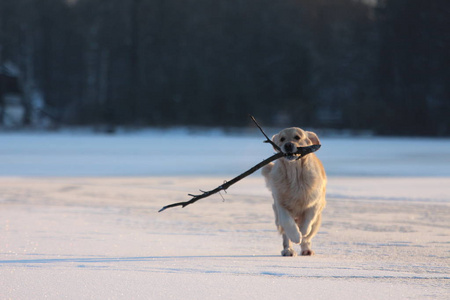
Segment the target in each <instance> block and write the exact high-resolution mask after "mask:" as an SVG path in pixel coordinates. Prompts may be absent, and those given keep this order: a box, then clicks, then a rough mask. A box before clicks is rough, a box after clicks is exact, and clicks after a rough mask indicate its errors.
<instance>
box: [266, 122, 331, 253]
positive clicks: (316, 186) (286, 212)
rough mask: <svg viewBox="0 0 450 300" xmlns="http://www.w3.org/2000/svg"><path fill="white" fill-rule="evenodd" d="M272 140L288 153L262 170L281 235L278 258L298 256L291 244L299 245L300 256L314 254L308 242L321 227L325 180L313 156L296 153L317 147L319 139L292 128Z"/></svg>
mask: <svg viewBox="0 0 450 300" xmlns="http://www.w3.org/2000/svg"><path fill="white" fill-rule="evenodd" d="M272 141H273V142H274V143H275V144H276V145H277V146H278V147H279V148H280V149H281V151H282V152H284V153H286V154H287V155H286V156H284V157H282V158H280V159H278V160H277V161H275V163H270V164H267V165H266V166H264V168H263V169H262V174H263V176H264V178H265V181H266V184H267V187H268V188H269V190H271V192H272V196H273V200H274V204H273V210H274V213H275V224H276V226H277V228H278V231H279V232H280V234H282V236H283V250H282V251H281V255H283V256H296V255H297V253H296V252H295V250H294V249H293V248H292V243H295V244H300V246H301V255H306V256H308V255H314V251H313V250H312V249H311V239H312V238H313V237H314V236H315V235H316V233H317V231H318V230H319V227H320V224H321V219H322V210H323V209H324V208H325V204H326V200H325V193H326V184H327V177H326V174H325V169H324V167H323V165H322V162H321V161H320V160H319V159H318V158H317V156H316V155H315V154H314V153H310V154H308V155H306V156H304V157H300V156H299V155H298V154H295V152H296V151H297V148H298V147H303V146H310V145H319V144H320V141H319V138H318V137H317V135H316V134H315V133H314V132H311V131H304V130H302V129H300V128H297V127H291V128H286V129H283V130H282V131H280V133H278V134H276V135H274V136H273V137H272ZM275 150H276V149H275Z"/></svg>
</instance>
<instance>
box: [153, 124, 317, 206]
mask: <svg viewBox="0 0 450 300" xmlns="http://www.w3.org/2000/svg"><path fill="white" fill-rule="evenodd" d="M250 117H251V119H252V120H253V122H255V124H256V126H258V128H259V130H261V132H262V134H263V135H264V136H265V137H266V139H267V140H266V141H264V142H266V143H270V144H272V146H273V147H274V148H275V149H277V150H278V152H277V153H276V154H274V155H272V156H271V157H269V158H266V159H265V160H263V161H262V162H260V163H259V164H257V165H256V166H254V167H252V168H250V169H248V170H247V171H245V172H244V173H242V174H241V175H239V176H237V177H235V178H233V179H231V180H230V181H226V182H225V183H224V184H222V185H219V186H218V187H216V188H215V189H213V190H210V191H206V192H203V191H201V192H203V194H200V195H193V194H188V195H189V196H191V197H192V199H191V200H189V201H184V202H177V203H173V204H169V205H166V206H164V207H163V208H161V209H160V210H159V212H162V211H164V210H166V209H168V208H172V207H176V206H181V207H185V206H188V205H189V204H192V203H195V202H197V201H198V200H200V199H203V198H206V197H209V196H211V195H214V194H216V193H218V192H220V191H226V190H227V189H228V188H229V187H230V186H232V185H233V184H235V183H236V182H238V181H239V180H241V179H243V178H245V177H247V176H248V175H250V174H252V173H254V172H255V171H257V170H259V169H260V168H262V167H264V166H265V165H267V164H269V163H271V162H272V161H274V160H277V159H279V158H280V157H283V156H286V155H287V154H286V153H283V152H282V151H281V149H280V147H278V146H277V145H276V144H275V143H274V142H272V140H270V139H269V137H268V136H267V135H266V134H265V132H264V131H263V130H262V128H261V127H260V126H259V124H258V123H257V122H256V120H255V118H254V117H253V116H250ZM319 148H320V145H311V146H306V147H298V149H297V152H296V153H295V154H299V155H300V156H299V157H298V158H297V159H300V158H302V157H304V156H305V155H308V154H309V153H312V152H315V151H317V150H319Z"/></svg>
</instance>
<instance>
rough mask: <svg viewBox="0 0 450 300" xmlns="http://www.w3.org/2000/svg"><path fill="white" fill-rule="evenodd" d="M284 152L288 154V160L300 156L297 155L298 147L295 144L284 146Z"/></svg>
mask: <svg viewBox="0 0 450 300" xmlns="http://www.w3.org/2000/svg"><path fill="white" fill-rule="evenodd" d="M283 150H284V151H283V152H284V153H286V154H287V156H285V158H286V159H287V160H294V159H297V158H298V156H299V154H296V153H295V152H297V147H296V146H295V145H294V144H293V143H286V144H284V147H283Z"/></svg>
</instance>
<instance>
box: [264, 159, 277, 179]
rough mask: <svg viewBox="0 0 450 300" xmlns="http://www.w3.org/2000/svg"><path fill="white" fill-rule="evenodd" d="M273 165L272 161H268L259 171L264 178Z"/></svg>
mask: <svg viewBox="0 0 450 300" xmlns="http://www.w3.org/2000/svg"><path fill="white" fill-rule="evenodd" d="M273 166H274V163H273V162H271V163H268V164H267V165H265V166H264V168H263V169H262V171H261V173H262V175H263V176H264V177H265V178H267V177H268V176H269V174H270V172H271V171H272V168H273Z"/></svg>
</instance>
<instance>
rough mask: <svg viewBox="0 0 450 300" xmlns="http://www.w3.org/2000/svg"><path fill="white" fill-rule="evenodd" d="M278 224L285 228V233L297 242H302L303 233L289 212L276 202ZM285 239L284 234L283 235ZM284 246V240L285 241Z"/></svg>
mask: <svg viewBox="0 0 450 300" xmlns="http://www.w3.org/2000/svg"><path fill="white" fill-rule="evenodd" d="M275 206H276V213H277V221H278V225H279V226H281V228H283V232H284V235H286V236H287V238H288V239H289V240H291V241H292V242H293V243H295V244H300V243H301V242H302V234H301V233H300V230H299V228H298V225H297V224H296V223H295V220H294V218H292V216H291V215H290V214H289V212H288V211H287V210H286V209H285V208H284V207H282V206H280V205H279V204H278V203H277V202H276V203H275ZM283 239H284V236H283ZM283 246H284V242H283Z"/></svg>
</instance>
